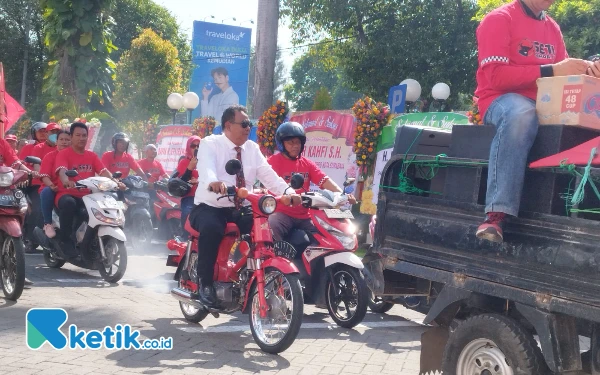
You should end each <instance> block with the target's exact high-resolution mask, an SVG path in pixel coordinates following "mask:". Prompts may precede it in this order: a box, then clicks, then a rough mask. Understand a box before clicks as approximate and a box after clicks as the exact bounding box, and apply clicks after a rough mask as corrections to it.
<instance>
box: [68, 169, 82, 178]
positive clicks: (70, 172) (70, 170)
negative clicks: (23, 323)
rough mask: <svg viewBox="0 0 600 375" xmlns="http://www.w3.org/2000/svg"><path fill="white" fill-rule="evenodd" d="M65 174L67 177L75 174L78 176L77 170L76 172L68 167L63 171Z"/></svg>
mask: <svg viewBox="0 0 600 375" xmlns="http://www.w3.org/2000/svg"><path fill="white" fill-rule="evenodd" d="M65 174H66V175H67V177H77V176H79V172H77V171H76V170H74V169H69V170H68V171H66V172H65Z"/></svg>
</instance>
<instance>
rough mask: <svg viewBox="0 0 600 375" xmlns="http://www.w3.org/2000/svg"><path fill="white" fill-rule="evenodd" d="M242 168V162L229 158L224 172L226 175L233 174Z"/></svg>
mask: <svg viewBox="0 0 600 375" xmlns="http://www.w3.org/2000/svg"><path fill="white" fill-rule="evenodd" d="M241 170H242V163H241V162H240V161H239V160H237V159H231V160H229V161H228V162H227V164H225V172H227V174H228V175H230V176H234V175H236V174H238V173H239V172H240V171H241Z"/></svg>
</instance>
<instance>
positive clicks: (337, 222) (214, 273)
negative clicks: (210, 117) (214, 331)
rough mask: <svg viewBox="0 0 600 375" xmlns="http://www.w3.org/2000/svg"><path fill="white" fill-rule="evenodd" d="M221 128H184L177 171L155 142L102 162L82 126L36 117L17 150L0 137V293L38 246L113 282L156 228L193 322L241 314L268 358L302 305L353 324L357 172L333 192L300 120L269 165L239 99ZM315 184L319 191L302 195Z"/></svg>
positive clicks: (357, 287) (356, 310) (358, 278)
mask: <svg viewBox="0 0 600 375" xmlns="http://www.w3.org/2000/svg"><path fill="white" fill-rule="evenodd" d="M222 125H223V129H224V134H222V135H212V136H209V137H206V138H204V139H202V140H201V139H200V138H199V137H190V138H189V140H188V142H187V144H186V150H185V151H186V152H185V155H184V156H183V157H182V158H181V159H180V161H179V165H178V167H177V169H176V170H175V172H174V173H173V174H172V175H168V174H167V173H166V172H165V170H164V168H163V166H162V165H161V163H160V162H159V161H157V160H156V159H155V158H156V155H157V149H156V146H154V145H147V146H146V147H145V148H144V154H145V155H144V156H145V158H144V159H143V160H139V161H136V160H135V159H134V158H133V157H132V156H131V154H129V153H128V148H129V139H128V136H127V135H126V134H125V133H117V134H115V135H114V136H113V137H112V150H111V151H107V152H106V153H104V154H103V155H102V157H98V156H97V155H96V154H95V153H93V152H92V151H89V150H86V144H87V136H88V129H87V126H86V125H85V124H83V123H78V122H76V123H73V124H71V126H70V128H69V129H68V130H64V129H62V128H60V127H59V126H58V125H57V124H55V123H50V124H46V123H43V122H37V123H35V124H33V126H32V128H31V136H32V139H33V140H34V141H35V143H34V144H29V145H26V146H25V147H23V148H22V149H21V150H20V151H19V153H18V155H17V152H16V150H15V145H14V144H13V143H16V142H12V141H13V140H12V139H9V140H4V139H0V153H1V154H2V155H1V156H2V157H3V166H1V167H0V245H1V247H0V249H1V252H0V284H1V285H2V289H3V291H4V294H5V296H6V298H7V299H10V300H16V299H18V298H19V297H20V295H21V293H22V291H23V288H24V285H25V282H26V281H27V280H26V278H25V259H24V255H23V253H26V252H27V253H28V252H36V251H38V250H37V249H38V248H41V249H42V250H43V255H44V260H45V262H46V264H47V266H48V267H50V268H60V267H62V266H63V265H64V264H65V263H66V262H69V263H71V264H73V265H76V266H78V267H82V268H86V269H91V270H98V272H99V273H100V275H101V276H102V278H103V279H104V280H105V281H107V282H110V283H116V282H118V281H119V280H120V279H121V278H122V277H123V275H124V273H125V271H126V268H127V249H126V246H125V243H126V242H127V243H128V244H130V245H131V246H132V247H133V248H134V249H136V248H137V247H139V248H140V249H142V248H143V246H144V245H147V244H149V243H150V241H151V240H152V238H153V237H154V236H160V237H162V238H163V239H169V240H168V241H167V248H168V252H169V256H168V260H167V265H168V266H173V267H176V271H175V275H174V279H175V280H176V281H177V282H178V286H177V287H176V288H174V289H173V290H172V291H171V295H172V296H173V297H174V298H175V299H176V300H177V301H178V302H179V305H180V308H181V312H182V314H183V315H184V317H185V318H186V319H187V320H188V321H190V322H195V323H197V322H200V321H201V320H203V319H204V318H205V317H206V316H208V315H209V314H212V315H214V316H219V314H221V313H224V314H231V313H233V312H236V311H241V312H242V313H245V314H248V315H249V323H250V328H251V332H252V335H253V337H254V339H255V341H256V342H257V344H258V345H259V346H260V347H261V349H263V350H264V351H266V352H269V353H279V352H281V351H283V350H286V349H287V348H288V347H289V346H290V345H291V344H292V342H293V341H294V340H295V338H296V336H297V334H298V332H299V329H300V326H301V322H302V315H303V308H304V304H306V303H310V304H314V305H315V306H316V307H318V308H324V309H327V310H328V311H329V314H330V316H331V318H332V319H333V320H334V321H335V322H336V323H337V324H338V325H340V326H342V327H347V328H351V327H354V326H356V325H357V324H359V323H360V322H361V321H362V320H363V318H364V317H365V314H366V311H367V307H368V305H369V301H370V300H371V298H370V296H371V292H370V291H369V289H368V287H367V285H366V282H365V279H364V277H363V275H362V271H361V270H362V269H363V264H362V262H361V259H360V258H359V257H358V256H357V255H355V254H354V252H355V251H356V250H357V248H358V241H357V237H356V234H355V227H354V225H353V223H352V221H351V219H353V216H352V213H351V212H350V210H349V209H348V208H349V206H350V205H351V204H354V203H356V200H355V198H354V197H353V196H352V195H351V194H347V193H345V192H344V191H345V189H346V187H347V186H349V185H351V184H352V182H353V181H352V180H349V181H346V182H345V183H344V186H343V187H339V186H338V185H336V184H335V182H333V181H332V180H331V179H329V177H328V176H326V175H325V174H324V173H323V172H322V171H321V170H320V169H319V168H318V167H317V166H316V164H314V163H313V162H311V161H310V160H308V159H307V158H305V157H304V156H302V152H303V150H304V145H305V142H306V136H305V133H304V129H303V127H302V126H301V125H300V124H298V123H294V122H288V123H284V124H282V125H281V126H280V127H279V128H278V130H277V133H276V136H275V138H276V139H275V141H276V144H277V147H278V149H279V151H280V152H279V153H278V154H275V155H273V156H271V157H270V158H269V159H268V160H267V159H265V157H264V156H263V155H262V154H261V153H260V150H259V148H258V145H256V143H254V142H252V141H248V135H249V132H250V128H251V127H252V123H251V122H250V121H249V120H248V116H247V115H246V113H245V109H244V108H243V107H240V108H237V107H231V108H229V109H228V110H226V111H225V113H224V115H223V121H222ZM15 141H16V139H15ZM132 171H133V172H134V174H132V173H131V172H132ZM311 183H312V184H314V185H316V186H318V188H319V189H320V190H317V191H310V185H311ZM199 186H201V187H202V188H201V189H197V188H198V187H199ZM200 244H201V245H200Z"/></svg>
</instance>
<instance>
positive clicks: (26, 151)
mask: <svg viewBox="0 0 600 375" xmlns="http://www.w3.org/2000/svg"><path fill="white" fill-rule="evenodd" d="M39 145H40V143H35V144H26V145H25V146H23V148H22V149H21V151H20V152H19V159H21V160H25V158H26V157H28V156H37V155H34V154H33V149H34V148H35V147H36V146H39ZM38 157H39V156H38ZM5 164H6V162H5ZM23 164H25V166H26V167H27V168H29V169H31V170H33V164H30V163H25V162H23ZM41 184H42V181H41V180H40V179H39V178H34V179H32V180H31V186H36V185H41Z"/></svg>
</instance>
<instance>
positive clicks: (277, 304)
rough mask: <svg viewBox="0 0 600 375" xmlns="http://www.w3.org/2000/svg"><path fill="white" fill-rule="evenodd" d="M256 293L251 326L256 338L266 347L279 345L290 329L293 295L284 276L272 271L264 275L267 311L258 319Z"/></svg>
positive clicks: (258, 310)
mask: <svg viewBox="0 0 600 375" xmlns="http://www.w3.org/2000/svg"><path fill="white" fill-rule="evenodd" d="M258 299H259V298H258V291H256V292H255V293H254V295H253V296H252V307H251V309H252V312H251V314H252V326H253V327H254V332H255V334H256V337H257V339H258V340H260V341H261V342H263V343H265V344H267V345H276V344H277V343H279V342H280V341H281V340H283V338H284V337H285V335H286V334H287V332H288V331H289V329H290V326H291V324H292V315H293V312H294V311H293V310H294V295H293V294H292V287H291V285H290V282H289V280H288V279H287V277H285V275H284V274H282V273H280V272H278V271H274V272H270V273H268V274H267V275H265V299H266V300H267V304H268V305H269V306H268V309H269V311H268V312H267V316H266V318H264V319H263V318H261V317H260V307H259V302H258Z"/></svg>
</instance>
